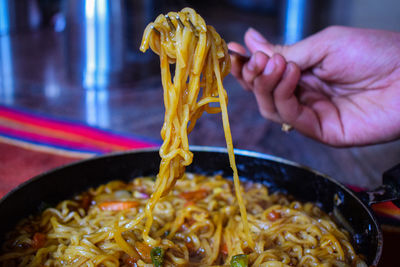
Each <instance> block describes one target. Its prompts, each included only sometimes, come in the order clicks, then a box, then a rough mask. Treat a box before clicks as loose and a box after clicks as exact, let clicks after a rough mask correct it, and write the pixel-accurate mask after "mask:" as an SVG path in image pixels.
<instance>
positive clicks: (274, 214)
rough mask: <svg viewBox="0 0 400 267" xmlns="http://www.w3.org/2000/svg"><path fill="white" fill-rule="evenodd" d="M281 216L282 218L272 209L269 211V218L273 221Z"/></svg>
mask: <svg viewBox="0 0 400 267" xmlns="http://www.w3.org/2000/svg"><path fill="white" fill-rule="evenodd" d="M280 218H281V215H280V214H279V213H278V212H276V211H274V210H272V211H271V212H270V213H268V220H270V221H271V222H273V221H276V220H278V219H280Z"/></svg>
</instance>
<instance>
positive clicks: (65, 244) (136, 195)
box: [0, 8, 366, 267]
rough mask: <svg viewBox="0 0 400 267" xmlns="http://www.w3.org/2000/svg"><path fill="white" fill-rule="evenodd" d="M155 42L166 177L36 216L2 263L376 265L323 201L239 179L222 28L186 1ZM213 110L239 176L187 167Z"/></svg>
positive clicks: (115, 187) (148, 34) (87, 195)
mask: <svg viewBox="0 0 400 267" xmlns="http://www.w3.org/2000/svg"><path fill="white" fill-rule="evenodd" d="M149 46H150V48H151V49H152V50H153V51H154V52H156V53H157V54H158V55H159V56H160V64H161V73H162V84H163V88H164V103H165V122H164V125H163V128H162V130H161V136H162V138H163V140H164V143H163V145H162V146H161V148H160V156H161V163H160V169H159V173H158V175H157V177H141V178H136V179H134V180H133V181H132V182H130V183H126V182H122V181H112V182H110V183H108V184H106V185H102V186H99V187H98V188H92V189H90V190H89V191H88V192H84V193H82V194H80V195H78V196H76V197H75V198H74V199H71V200H65V201H62V202H60V203H59V204H58V205H57V206H56V207H54V208H47V209H45V210H44V212H43V213H42V214H40V215H37V216H31V217H30V218H27V219H26V220H24V221H22V222H21V223H20V224H19V225H18V226H17V227H16V229H15V230H14V231H13V232H11V233H9V235H8V237H7V240H6V242H5V243H4V245H3V248H2V253H1V254H0V264H1V265H2V266H65V265H67V266H212V265H214V266H215V265H230V266H234V267H237V266H238V267H245V266H269V267H278V266H366V265H365V263H364V262H363V261H362V259H361V258H360V257H359V256H358V255H357V254H356V253H355V251H354V249H353V247H352V246H351V244H350V238H349V235H348V233H347V232H346V231H344V230H342V229H340V228H339V227H338V226H337V225H336V224H335V223H334V222H333V221H332V220H331V219H330V217H329V216H328V215H327V214H325V213H324V212H322V211H321V210H320V209H319V208H318V207H317V206H316V205H315V204H312V203H300V202H298V201H294V200H292V199H290V198H289V197H287V196H284V195H282V194H269V193H268V190H267V188H266V187H265V186H263V185H261V184H255V183H249V182H247V183H246V184H245V185H244V186H241V185H240V183H239V178H238V173H237V169H236V165H235V158H234V155H233V146H232V138H231V133H230V129H229V121H228V115H227V108H226V102H227V94H226V92H225V89H224V88H223V85H222V80H223V78H224V77H225V76H226V75H227V74H228V73H229V69H230V61H229V56H228V54H227V47H226V44H225V42H224V41H223V40H222V39H221V37H220V36H219V35H218V33H217V32H216V31H215V29H214V28H213V27H211V26H209V25H206V24H205V22H204V20H203V19H202V18H201V17H200V16H199V15H198V14H197V13H196V12H195V11H194V10H192V9H189V8H185V9H183V10H182V11H181V12H178V13H174V12H170V13H168V15H167V16H164V15H160V16H159V17H157V19H156V20H155V21H154V22H153V23H150V24H149V26H148V27H147V28H146V29H145V32H144V35H143V41H142V45H141V50H142V51H146V50H147V49H148V47H149ZM170 64H173V66H174V77H173V79H172V76H171V67H172V66H171V65H170ZM216 104H217V105H216ZM204 111H206V112H209V113H218V112H221V113H222V121H223V128H224V131H225V138H226V143H227V148H228V153H229V160H230V163H231V167H232V170H233V181H231V180H227V179H225V178H223V177H221V176H214V177H206V176H202V175H198V174H185V167H186V166H187V165H189V164H190V163H191V162H192V158H193V155H192V153H191V152H190V151H189V144H188V133H189V132H190V131H191V130H192V129H193V127H194V126H195V124H196V121H197V119H198V118H199V117H200V116H201V115H202V114H203V112H204ZM115 178H116V179H118V177H115ZM243 193H245V194H243ZM242 194H243V195H242ZM247 212H248V213H247Z"/></svg>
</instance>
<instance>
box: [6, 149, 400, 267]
mask: <svg viewBox="0 0 400 267" xmlns="http://www.w3.org/2000/svg"><path fill="white" fill-rule="evenodd" d="M192 151H193V152H194V159H193V163H192V165H190V166H189V167H188V168H187V171H188V172H193V173H201V174H208V175H211V174H222V175H223V176H225V177H231V176H232V170H231V168H230V167H229V160H228V155H227V153H226V150H225V149H223V148H210V147H192ZM236 161H237V167H238V170H239V175H240V176H241V178H243V179H247V180H251V181H255V182H261V183H264V184H265V185H267V186H268V187H269V188H270V191H276V190H278V191H283V192H285V193H289V194H291V195H292V196H294V197H295V198H297V199H299V200H301V201H312V202H315V203H318V205H320V206H321V207H322V208H323V210H325V211H326V212H329V213H332V214H333V216H334V217H335V219H336V220H337V221H338V223H340V224H341V225H342V226H343V227H345V228H346V229H347V230H348V231H349V232H350V234H351V236H352V237H353V245H354V246H355V248H356V251H357V252H358V253H361V254H363V255H365V256H366V261H367V264H368V265H377V263H378V261H379V258H380V255H381V251H382V232H381V229H380V227H379V225H378V223H377V221H376V218H375V217H374V215H373V213H372V211H371V209H370V208H369V204H370V203H372V202H374V201H384V200H386V199H385V197H388V198H391V200H392V199H394V197H397V198H398V197H399V192H400V190H399V187H400V186H399V184H400V182H399V180H400V175H397V181H396V180H395V179H391V178H387V179H384V180H385V181H384V182H387V183H386V185H384V186H383V187H382V188H379V190H378V191H377V192H369V193H364V194H363V195H361V198H362V199H361V198H360V197H358V196H356V194H355V193H354V192H352V191H351V190H349V189H347V188H346V187H345V186H343V185H341V184H340V183H338V182H337V181H335V180H333V179H331V178H329V177H327V176H325V175H322V174H320V173H317V172H315V171H313V170H311V169H308V168H305V167H302V166H300V165H298V164H296V163H293V162H290V161H287V160H283V159H280V158H276V157H273V156H268V155H264V154H260V153H255V152H249V151H241V150H236ZM159 162H160V157H159V154H158V149H147V150H138V151H134V152H127V153H119V154H111V155H106V156H102V157H96V158H92V159H88V160H84V161H80V162H78V163H73V164H70V165H67V166H65V167H61V168H58V169H55V170H53V171H50V172H47V173H45V174H42V175H39V176H37V177H35V178H33V179H31V180H29V181H28V182H25V183H23V184H21V185H20V186H18V187H17V188H15V189H14V190H12V191H11V192H10V193H8V194H7V195H6V196H5V197H4V198H3V199H1V200H0V214H1V220H0V242H1V240H3V239H4V234H5V233H6V232H8V231H10V230H11V229H12V228H13V227H14V226H15V224H16V223H17V222H18V221H19V220H21V219H22V218H24V217H26V216H28V215H30V214H35V213H37V212H39V211H40V209H41V208H42V207H43V206H44V205H48V204H50V205H55V204H56V203H58V202H59V201H61V200H64V199H67V198H70V197H72V196H73V195H76V194H78V193H80V192H82V191H85V190H87V189H88V188H89V187H93V186H98V185H100V184H104V183H106V182H108V181H110V180H114V179H119V180H126V181H129V180H131V179H133V178H135V177H138V176H143V175H156V174H157V172H158V168H159ZM399 170H400V165H399V166H397V168H396V169H394V170H392V171H390V172H389V174H395V173H396V171H397V174H399V173H398V172H399ZM386 176H387V177H389V175H386ZM395 176H396V175H395ZM392 178H393V177H392ZM396 190H397V192H396ZM396 194H397V195H396ZM375 196H379V197H380V199H377V198H376V197H375Z"/></svg>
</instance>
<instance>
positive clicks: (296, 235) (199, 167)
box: [0, 147, 382, 266]
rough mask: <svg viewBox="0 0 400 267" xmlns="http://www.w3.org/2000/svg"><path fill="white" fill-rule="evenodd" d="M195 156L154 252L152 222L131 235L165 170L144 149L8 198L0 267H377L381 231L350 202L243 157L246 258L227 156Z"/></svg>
mask: <svg viewBox="0 0 400 267" xmlns="http://www.w3.org/2000/svg"><path fill="white" fill-rule="evenodd" d="M191 151H192V152H193V154H194V157H193V163H192V164H191V165H190V166H188V167H187V169H186V174H185V176H184V177H183V178H182V179H180V180H179V181H177V182H176V184H175V185H174V188H173V189H172V191H171V192H170V193H169V194H168V195H166V196H164V197H162V198H161V199H160V201H159V202H158V203H157V204H156V206H155V208H154V210H153V213H152V216H153V223H152V227H151V230H150V232H149V237H151V238H152V239H153V240H155V241H156V242H157V243H156V244H155V245H151V244H149V243H146V240H144V239H143V230H144V228H145V221H143V220H142V221H141V222H140V223H137V224H135V220H136V219H137V217H138V216H139V215H140V214H144V212H145V208H146V205H145V203H146V202H147V201H148V199H149V198H150V195H151V194H152V190H153V187H154V183H155V182H154V177H155V176H156V175H157V173H158V166H159V164H160V156H159V151H158V149H149V150H140V151H134V152H127V153H119V154H112V155H106V156H102V157H97V158H93V159H88V160H84V161H81V162H78V163H74V164H71V165H68V166H65V167H62V168H59V169H56V170H53V171H51V172H48V173H45V174H42V175H40V176H37V177H35V178H33V179H32V180H30V181H28V182H26V183H24V184H22V185H21V186H19V187H18V188H16V189H14V190H13V191H12V192H10V193H9V194H8V195H7V196H6V197H4V198H3V199H2V200H1V202H0V213H1V214H2V218H7V220H0V229H1V230H0V233H1V240H2V250H1V253H0V266H25V265H30V266H62V265H76V266H212V265H214V266H219V265H221V266H223V265H229V264H230V265H231V266H314V265H316V264H321V266H370V265H376V264H377V262H378V260H379V257H380V254H381V248H382V235H381V230H380V228H379V226H378V224H377V223H376V220H375V218H374V215H373V214H372V212H371V210H370V208H369V207H368V206H366V205H365V204H364V203H363V202H362V201H360V200H359V199H358V198H357V196H355V195H354V193H353V192H352V191H350V190H349V189H347V188H346V187H344V186H342V185H341V184H340V183H338V182H336V181H335V180H333V179H331V178H329V177H327V176H324V175H322V174H319V173H317V172H315V171H312V170H310V169H308V168H305V167H302V166H299V165H298V164H296V163H293V162H289V161H287V160H284V159H280V158H276V157H273V156H269V155H264V154H259V153H255V152H249V151H240V150H237V151H235V154H236V159H237V166H238V170H239V173H240V178H241V190H242V194H243V197H244V202H245V205H246V209H247V219H248V223H249V226H250V231H251V236H252V238H253V240H254V243H255V247H254V249H253V248H251V247H250V246H249V243H248V242H247V241H246V237H245V233H244V231H243V224H242V222H241V217H240V211H239V208H238V206H237V199H236V197H235V193H234V191H235V190H234V186H233V182H232V170H231V168H230V166H229V156H228V153H227V151H226V149H224V148H211V147H192V148H191ZM157 259H160V260H159V261H157ZM237 262H238V263H237ZM236 263H237V264H239V265H234V264H236ZM146 264H148V265H146ZM151 264H152V265H151ZM240 264H242V265H240Z"/></svg>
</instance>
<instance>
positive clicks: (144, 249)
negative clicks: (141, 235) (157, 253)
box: [135, 242, 152, 263]
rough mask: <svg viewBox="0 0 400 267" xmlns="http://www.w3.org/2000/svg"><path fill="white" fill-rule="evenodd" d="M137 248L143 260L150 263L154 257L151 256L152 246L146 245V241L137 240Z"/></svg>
mask: <svg viewBox="0 0 400 267" xmlns="http://www.w3.org/2000/svg"><path fill="white" fill-rule="evenodd" d="M135 248H136V251H137V253H138V254H139V255H140V257H141V258H142V260H143V261H145V262H146V263H150V262H151V260H152V257H151V256H150V254H151V252H150V251H151V247H149V246H148V245H146V244H145V243H142V242H136V243H135Z"/></svg>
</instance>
